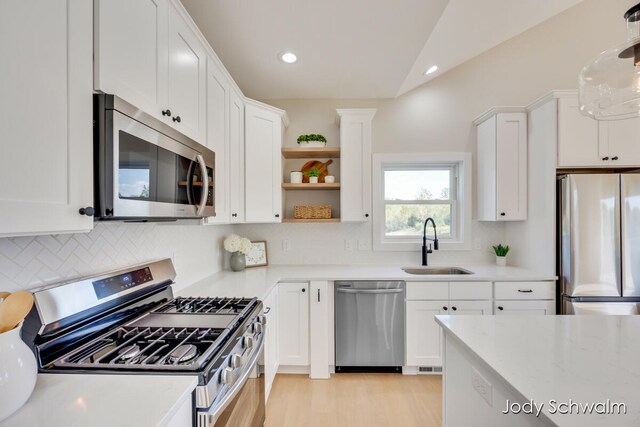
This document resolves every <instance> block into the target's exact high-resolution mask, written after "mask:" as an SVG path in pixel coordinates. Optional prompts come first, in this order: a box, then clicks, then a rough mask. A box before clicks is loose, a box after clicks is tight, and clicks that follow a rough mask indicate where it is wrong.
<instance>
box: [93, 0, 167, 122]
mask: <svg viewBox="0 0 640 427" xmlns="http://www.w3.org/2000/svg"><path fill="white" fill-rule="evenodd" d="M94 7H95V40H94V43H95V66H94V73H95V75H94V85H95V89H96V90H100V91H102V92H105V93H109V94H115V95H118V96H119V97H120V98H122V99H124V100H126V101H128V102H129V103H131V104H133V105H135V106H137V107H138V108H140V109H141V110H144V111H146V112H147V113H149V114H151V115H152V116H155V117H158V118H162V111H163V110H165V109H167V108H168V105H167V90H166V88H167V71H168V70H167V66H166V64H167V63H168V54H169V50H168V45H167V43H168V31H169V26H168V22H169V17H168V10H169V4H168V2H167V0H107V1H96V2H94Z"/></svg>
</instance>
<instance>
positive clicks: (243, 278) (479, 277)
mask: <svg viewBox="0 0 640 427" xmlns="http://www.w3.org/2000/svg"><path fill="white" fill-rule="evenodd" d="M413 267H415V266H413ZM434 267H438V266H434ZM457 267H461V268H464V269H466V270H470V271H472V272H473V273H474V274H452V275H424V276H423V275H414V274H408V273H405V272H404V271H402V267H401V266H378V265H355V266H354V265H277V266H269V267H254V268H247V269H246V270H244V271H241V272H232V271H228V270H224V271H221V272H218V273H216V274H214V275H212V276H210V277H207V278H205V279H203V280H200V281H199V282H197V283H195V284H193V285H191V286H187V287H182V288H181V287H180V277H178V279H177V286H176V285H174V289H176V290H177V291H176V294H177V295H181V296H220V297H257V298H259V299H264V298H265V297H266V296H268V295H269V293H270V292H271V290H272V289H273V287H274V286H275V285H276V284H277V283H278V282H296V281H310V280H329V281H334V280H404V281H407V282H453V281H455V282H462V281H472V282H478V281H514V282H515V281H542V280H555V279H556V277H555V276H554V275H549V274H544V273H539V272H535V271H531V270H527V269H524V268H518V267H498V266H495V265H459V266H457Z"/></svg>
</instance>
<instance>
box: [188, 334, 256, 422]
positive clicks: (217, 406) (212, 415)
mask: <svg viewBox="0 0 640 427" xmlns="http://www.w3.org/2000/svg"><path fill="white" fill-rule="evenodd" d="M263 342H264V334H260V338H259V339H258V342H257V345H256V346H255V348H256V351H255V352H254V353H253V354H252V355H251V359H249V363H248V364H247V365H245V366H246V369H244V371H243V372H242V374H241V375H240V377H239V378H238V380H237V381H236V382H235V383H234V384H233V386H231V389H230V390H229V392H228V393H227V394H226V395H225V396H224V397H223V398H222V399H221V400H220V401H219V402H216V403H214V404H213V406H212V407H211V409H210V410H209V411H207V412H204V413H202V412H201V413H199V414H198V418H199V417H201V416H206V417H207V423H206V424H205V425H207V426H214V425H215V423H216V420H217V419H218V417H219V416H220V414H222V412H223V411H224V410H225V409H227V406H229V403H231V401H232V400H233V399H235V397H236V396H237V395H238V394H239V393H240V391H241V390H242V387H244V385H245V383H246V382H247V380H248V378H249V375H250V374H251V371H253V368H255V367H256V365H257V364H258V358H259V357H260V353H261V351H262V346H263ZM198 425H200V423H198Z"/></svg>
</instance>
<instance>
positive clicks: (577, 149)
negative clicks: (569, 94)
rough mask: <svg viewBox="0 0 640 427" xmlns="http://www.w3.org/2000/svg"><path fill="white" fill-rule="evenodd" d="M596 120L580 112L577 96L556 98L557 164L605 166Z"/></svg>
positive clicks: (561, 165) (560, 165)
mask: <svg viewBox="0 0 640 427" xmlns="http://www.w3.org/2000/svg"><path fill="white" fill-rule="evenodd" d="M604 156H605V155H603V153H600V151H599V146H598V122H597V121H596V120H593V119H592V118H589V117H586V116H583V115H582V114H580V110H579V104H578V98H577V97H575V98H560V99H558V166H559V167H570V166H605V165H604V164H603V162H602V157H604Z"/></svg>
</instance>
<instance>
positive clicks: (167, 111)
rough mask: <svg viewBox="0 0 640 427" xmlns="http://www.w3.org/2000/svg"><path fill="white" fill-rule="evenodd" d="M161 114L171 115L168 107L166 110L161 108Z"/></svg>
mask: <svg viewBox="0 0 640 427" xmlns="http://www.w3.org/2000/svg"><path fill="white" fill-rule="evenodd" d="M162 115H163V116H169V117H171V110H169V109H168V108H167V109H166V110H162Z"/></svg>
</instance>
